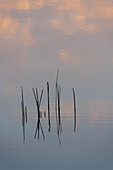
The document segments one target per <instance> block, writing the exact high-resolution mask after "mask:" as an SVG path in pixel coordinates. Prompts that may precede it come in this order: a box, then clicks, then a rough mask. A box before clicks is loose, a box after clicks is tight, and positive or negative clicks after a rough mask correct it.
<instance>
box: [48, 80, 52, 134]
mask: <svg viewBox="0 0 113 170" xmlns="http://www.w3.org/2000/svg"><path fill="white" fill-rule="evenodd" d="M47 99H48V125H49V129H48V130H49V132H50V130H51V123H50V103H49V83H48V82H47Z"/></svg>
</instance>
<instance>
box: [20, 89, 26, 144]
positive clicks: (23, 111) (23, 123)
mask: <svg viewBox="0 0 113 170" xmlns="http://www.w3.org/2000/svg"><path fill="white" fill-rule="evenodd" d="M21 96H22V101H21V107H22V128H23V143H24V142H25V109H24V95H23V88H22V87H21Z"/></svg>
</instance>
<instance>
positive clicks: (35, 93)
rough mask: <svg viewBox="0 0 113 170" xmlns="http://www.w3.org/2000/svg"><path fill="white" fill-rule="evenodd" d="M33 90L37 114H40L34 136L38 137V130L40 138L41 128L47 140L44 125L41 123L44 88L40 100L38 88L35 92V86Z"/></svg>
mask: <svg viewBox="0 0 113 170" xmlns="http://www.w3.org/2000/svg"><path fill="white" fill-rule="evenodd" d="M32 90H33V94H34V98H35V102H36V107H37V116H38V120H37V125H36V130H35V135H34V138H36V135H37V131H38V139H39V132H40V128H41V131H42V135H43V138H44V140H45V135H44V131H43V128H42V125H41V121H40V105H41V100H42V95H43V90H42V92H41V95H40V100H39V98H38V90H37V88H36V92H35V90H34V88H32Z"/></svg>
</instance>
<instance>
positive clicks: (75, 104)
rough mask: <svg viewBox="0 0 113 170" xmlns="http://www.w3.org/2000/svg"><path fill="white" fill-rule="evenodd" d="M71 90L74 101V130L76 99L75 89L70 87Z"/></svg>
mask: <svg viewBox="0 0 113 170" xmlns="http://www.w3.org/2000/svg"><path fill="white" fill-rule="evenodd" d="M72 91H73V101H74V132H75V129H76V100H75V90H74V88H72Z"/></svg>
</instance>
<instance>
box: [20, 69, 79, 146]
mask: <svg viewBox="0 0 113 170" xmlns="http://www.w3.org/2000/svg"><path fill="white" fill-rule="evenodd" d="M58 75H59V71H57V77H56V83H55V94H56V96H55V103H54V106H55V114H56V126H57V136H58V140H59V144H60V146H61V139H60V135H61V133H62V132H63V130H62V120H61V113H62V112H61V86H60V85H59V83H58ZM72 90H73V101H74V111H73V114H74V132H75V129H76V100H75V90H74V88H72ZM32 91H33V95H34V99H35V103H36V110H37V123H36V130H35V134H34V139H35V138H36V136H37V133H38V139H39V138H40V131H41V132H42V136H43V139H44V140H45V133H44V130H43V127H42V123H41V119H42V118H43V117H44V118H46V111H44V112H42V111H41V108H40V106H41V101H42V96H43V89H42V91H41V94H40V97H39V94H38V90H37V88H36V89H34V88H32ZM21 96H22V101H21V106H22V127H23V143H24V142H25V124H26V123H27V119H28V116H27V107H26V106H24V105H25V104H24V95H23V88H22V87H21ZM47 106H48V107H47V112H48V115H47V119H48V131H49V132H50V130H51V121H50V120H51V115H50V96H49V82H47ZM52 120H53V119H52Z"/></svg>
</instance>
